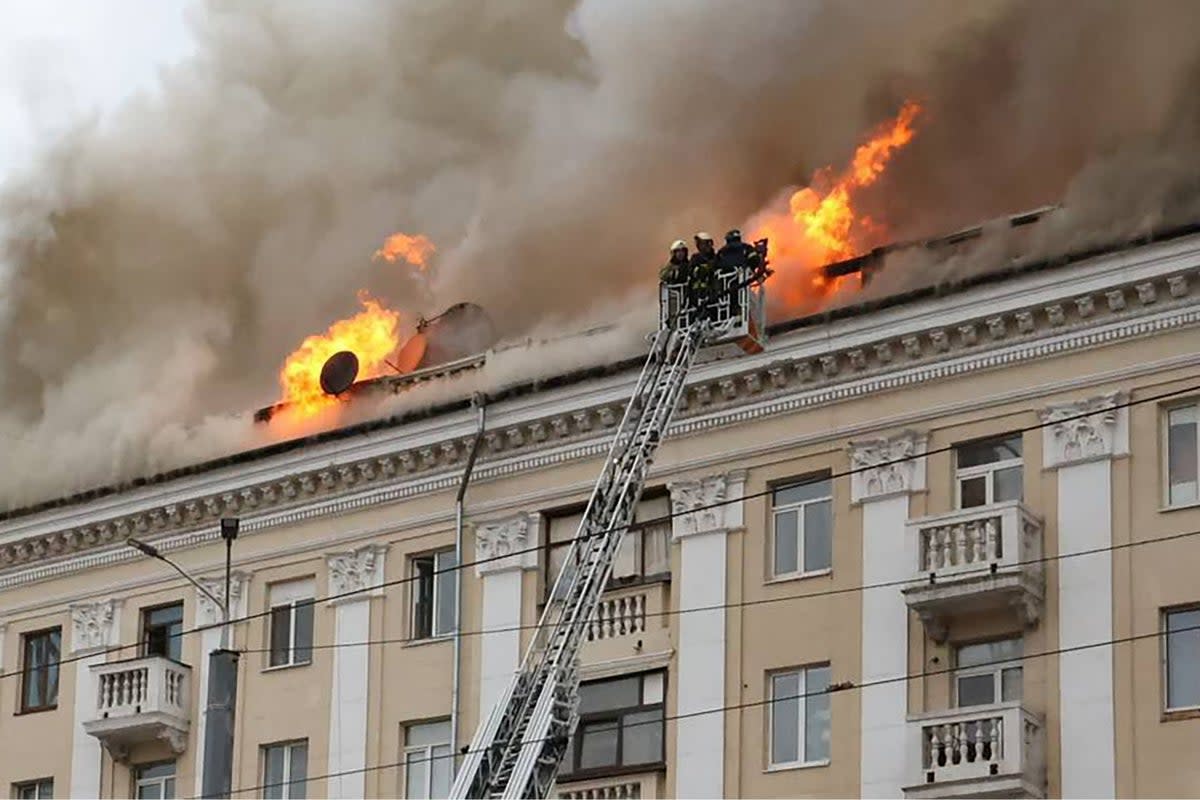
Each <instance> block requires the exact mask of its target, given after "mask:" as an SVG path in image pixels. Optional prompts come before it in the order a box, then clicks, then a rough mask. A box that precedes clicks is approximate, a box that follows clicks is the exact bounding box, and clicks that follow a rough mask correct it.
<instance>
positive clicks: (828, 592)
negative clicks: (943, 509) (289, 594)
mask: <svg viewBox="0 0 1200 800" xmlns="http://www.w3.org/2000/svg"><path fill="white" fill-rule="evenodd" d="M1193 536H1200V530H1198V531H1187V532H1184V533H1172V534H1167V535H1166V536H1158V537H1155V538H1153V539H1141V540H1139V541H1136V542H1123V543H1121V544H1114V545H1107V546H1105V547H1093V548H1089V549H1087V550H1076V551H1074V552H1071V553H1056V554H1055V555H1050V556H1041V557H1039V558H1029V559H1025V560H1023V561H1013V562H1011V563H1009V564H1004V565H1002V566H1001V567H999V568H1000V569H1004V570H1009V569H1013V568H1017V567H1026V566H1033V565H1034V564H1047V563H1050V562H1053V561H1062V560H1065V559H1068V558H1079V557H1082V556H1093V555H1098V554H1100V553H1111V552H1115V551H1117V550H1127V549H1130V548H1133V547H1140V546H1142V545H1147V544H1162V543H1163V542H1174V541H1178V540H1181V539H1188V538H1191V537H1193ZM933 574H934V576H935V580H937V573H936V571H933ZM990 574H992V568H991V566H990V565H989V566H983V567H979V568H977V569H965V570H959V571H955V572H951V573H949V574H947V575H945V576H944V577H943V578H942V581H957V580H961V579H966V578H974V577H978V576H981V575H990ZM938 582H939V583H940V582H941V581H938ZM928 584H929V581H928V579H926V578H904V579H901V580H892V581H881V582H879V583H864V584H859V585H856V586H843V587H841V588H837V589H819V590H817V591H813V592H805V593H803V594H789V595H782V596H780V597H763V598H757V599H755V600H740V601H736V602H731V603H716V604H713V605H707V606H694V607H692V608H676V609H667V610H665V611H647V612H645V613H644V614H642V615H641V616H643V617H645V618H647V619H650V618H653V617H674V616H682V615H683V614H694V613H699V612H702V611H720V610H723V609H729V608H749V607H753V606H765V605H772V604H775V603H785V602H788V601H791V600H808V599H811V598H814V597H831V596H834V595H842V594H857V593H859V592H865V591H870V590H872V589H888V588H894V587H909V586H926V585H928ZM590 624H592V621H591V620H581V621H577V622H573V623H558V624H556V625H555V626H554V627H555V628H556V629H557V628H560V627H572V626H575V625H585V626H586V625H590ZM537 627H538V626H537V624H529V625H511V626H509V627H506V628H488V629H487V630H482V629H481V630H467V631H458V632H457V635H459V636H489V635H491V634H497V633H512V632H515V631H524V630H533V629H536V628H537ZM446 638H447V639H449V638H451V637H450V636H449V635H448V636H447V637H446ZM426 641H429V637H413V636H405V637H401V638H396V639H366V640H364V641H361V642H327V643H325V644H313V645H311V646H310V647H309V648H308V649H310V650H336V649H338V648H340V647H370V646H372V645H384V644H411V643H413V642H426ZM239 652H241V653H270V652H271V648H269V647H256V648H249V649H244V650H240V651H239Z"/></svg>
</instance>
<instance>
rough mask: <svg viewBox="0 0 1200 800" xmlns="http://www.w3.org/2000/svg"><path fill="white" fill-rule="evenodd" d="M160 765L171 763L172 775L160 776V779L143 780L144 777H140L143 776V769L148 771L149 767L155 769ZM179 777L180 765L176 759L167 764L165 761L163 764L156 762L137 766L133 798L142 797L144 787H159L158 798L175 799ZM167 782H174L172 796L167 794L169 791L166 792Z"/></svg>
mask: <svg viewBox="0 0 1200 800" xmlns="http://www.w3.org/2000/svg"><path fill="white" fill-rule="evenodd" d="M160 763H170V764H171V774H170V775H162V776H160V777H157V778H142V777H140V775H141V772H142V770H143V769H146V768H147V767H153V766H157V765H158V764H160ZM178 775H179V765H178V763H176V761H175V760H174V759H172V760H171V761H170V762H165V761H163V762H156V761H152V762H149V763H146V764H138V765H137V766H136V767H135V768H134V780H133V796H134V797H138V796H140V795H141V793H142V789H143V788H144V787H147V786H154V785H157V786H158V787H159V791H158V796H159V797H163V798H167V797H171V798H173V797H175V790H176V789H177V788H179V779H178ZM167 781H171V782H172V785H171V794H170V795H168V794H167V791H166V783H167Z"/></svg>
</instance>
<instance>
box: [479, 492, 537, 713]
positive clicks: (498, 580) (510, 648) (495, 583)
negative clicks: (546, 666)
mask: <svg viewBox="0 0 1200 800" xmlns="http://www.w3.org/2000/svg"><path fill="white" fill-rule="evenodd" d="M474 527H475V574H476V575H477V576H478V577H479V578H481V579H482V584H483V586H482V592H481V594H482V600H481V601H482V604H483V605H482V609H481V621H480V628H481V629H482V631H483V635H482V637H481V641H480V645H479V648H480V669H479V718H480V719H481V720H482V719H486V717H487V715H488V714H489V713H490V712H491V709H492V706H493V705H495V703H496V700H497V699H498V698H499V697H500V695H501V694H502V693H503V692H504V689H505V688H506V687H507V685H508V683H509V681H511V680H512V676H513V673H514V672H515V671H516V670H517V668H518V667H519V666H520V662H521V631H520V625H521V608H522V605H523V604H522V597H521V588H522V584H523V581H522V575H523V573H524V572H525V571H526V570H531V569H537V566H538V551H537V550H535V549H533V548H535V547H537V545H538V542H539V541H540V539H541V515H539V514H536V513H529V512H522V513H520V514H514V515H512V516H508V517H503V518H501V519H496V520H490V521H486V522H479V523H476V524H475V526H474Z"/></svg>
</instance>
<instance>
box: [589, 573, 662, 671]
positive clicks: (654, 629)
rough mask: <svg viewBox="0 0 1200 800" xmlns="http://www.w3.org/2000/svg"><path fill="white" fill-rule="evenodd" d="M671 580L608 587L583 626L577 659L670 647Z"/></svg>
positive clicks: (609, 658) (593, 661) (598, 659)
mask: <svg viewBox="0 0 1200 800" xmlns="http://www.w3.org/2000/svg"><path fill="white" fill-rule="evenodd" d="M670 607H671V582H670V581H668V580H656V581H650V582H647V583H637V584H633V585H631V586H618V587H614V588H611V589H609V590H608V591H606V592H605V593H604V594H603V595H601V597H600V602H599V603H598V604H597V606H596V614H595V616H594V617H593V618H592V619H591V620H590V621H589V622H588V625H587V628H586V629H585V630H584V640H583V649H582V652H581V653H580V659H581V661H582V662H583V663H584V664H596V663H599V662H605V661H616V660H619V659H623V658H630V657H633V656H637V655H639V654H642V653H652V652H658V651H665V650H668V649H669V648H670V639H669V637H670V631H669V628H668V618H667V617H666V615H665V613H664V612H667V611H669V610H670Z"/></svg>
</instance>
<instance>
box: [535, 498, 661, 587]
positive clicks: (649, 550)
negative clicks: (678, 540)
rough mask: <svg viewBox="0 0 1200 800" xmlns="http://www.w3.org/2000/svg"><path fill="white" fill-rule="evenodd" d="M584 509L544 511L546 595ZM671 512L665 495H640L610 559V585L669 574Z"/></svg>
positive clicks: (581, 518) (560, 569)
mask: <svg viewBox="0 0 1200 800" xmlns="http://www.w3.org/2000/svg"><path fill="white" fill-rule="evenodd" d="M584 510H585V509H583V508H580V509H577V510H575V511H573V512H568V513H557V514H551V515H547V518H546V522H547V537H548V539H549V545H550V552H549V557H548V558H547V559H546V562H545V563H546V574H545V576H544V579H545V580H544V585H545V594H546V595H547V596H549V594H550V592H551V591H552V590H553V589H554V582H555V581H556V580H557V579H558V574H559V572H561V571H562V567H563V564H564V563H565V562H566V560H567V554H568V553H569V552H570V549H571V542H572V541H573V540H574V539H575V537H576V536H578V535H579V524H580V523H581V522H582V521H583V512H584ZM670 514H671V498H670V497H669V496H668V495H665V494H660V495H652V496H650V497H645V496H644V497H643V498H642V500H641V501H640V502H639V503H638V506H637V508H636V509H635V510H634V512H633V524H632V525H631V526H630V528H629V530H628V531H626V532H625V536H624V538H623V539H622V540H621V549H620V550H618V551H617V557H616V559H615V560H614V561H613V569H612V575H611V576H610V577H609V584H608V585H609V586H620V585H622V584H629V583H637V582H639V581H643V580H648V579H654V578H660V577H666V576H668V575H670V574H671V520H670ZM664 518H665V519H664ZM564 591H565V589H564Z"/></svg>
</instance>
